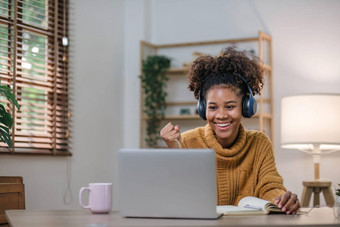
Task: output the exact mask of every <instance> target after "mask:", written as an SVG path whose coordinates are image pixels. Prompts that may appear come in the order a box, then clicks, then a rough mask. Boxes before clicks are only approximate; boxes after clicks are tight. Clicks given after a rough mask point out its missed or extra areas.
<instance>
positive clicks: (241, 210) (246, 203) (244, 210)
mask: <svg viewBox="0 0 340 227" xmlns="http://www.w3.org/2000/svg"><path fill="white" fill-rule="evenodd" d="M216 210H217V212H218V213H223V214H224V215H257V214H269V213H285V212H284V211H282V210H281V209H280V208H279V207H278V206H277V205H276V204H275V203H272V202H270V201H267V200H263V199H259V198H256V197H252V196H247V197H244V198H242V199H241V200H240V201H239V203H238V205H237V206H229V205H227V206H217V208H216Z"/></svg>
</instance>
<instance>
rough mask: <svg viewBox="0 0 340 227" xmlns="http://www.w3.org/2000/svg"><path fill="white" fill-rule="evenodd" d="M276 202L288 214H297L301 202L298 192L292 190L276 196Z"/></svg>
mask: <svg viewBox="0 0 340 227" xmlns="http://www.w3.org/2000/svg"><path fill="white" fill-rule="evenodd" d="M274 203H275V204H276V205H277V206H278V207H279V208H280V209H281V210H282V211H284V212H286V214H296V212H298V210H299V208H300V202H299V199H298V198H297V195H296V194H293V193H291V192H290V191H287V192H285V193H284V194H283V195H281V196H278V197H276V198H275V200H274Z"/></svg>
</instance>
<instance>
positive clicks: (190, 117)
mask: <svg viewBox="0 0 340 227" xmlns="http://www.w3.org/2000/svg"><path fill="white" fill-rule="evenodd" d="M259 117H260V115H259V114H255V115H254V116H253V117H252V118H259ZM262 117H263V118H267V119H271V118H272V114H270V113H263V114H262ZM142 119H143V120H147V119H148V118H147V117H143V118H142ZM200 119H201V118H200V117H199V116H198V115H197V114H196V115H189V114H188V115H169V116H165V117H164V120H200Z"/></svg>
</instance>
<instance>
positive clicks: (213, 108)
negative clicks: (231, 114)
mask: <svg viewBox="0 0 340 227" xmlns="http://www.w3.org/2000/svg"><path fill="white" fill-rule="evenodd" d="M208 108H209V110H216V106H209V107H208Z"/></svg>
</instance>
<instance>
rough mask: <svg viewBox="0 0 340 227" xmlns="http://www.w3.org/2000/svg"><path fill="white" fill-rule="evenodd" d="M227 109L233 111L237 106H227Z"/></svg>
mask: <svg viewBox="0 0 340 227" xmlns="http://www.w3.org/2000/svg"><path fill="white" fill-rule="evenodd" d="M226 108H227V110H232V109H234V108H235V106H227V107H226Z"/></svg>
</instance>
